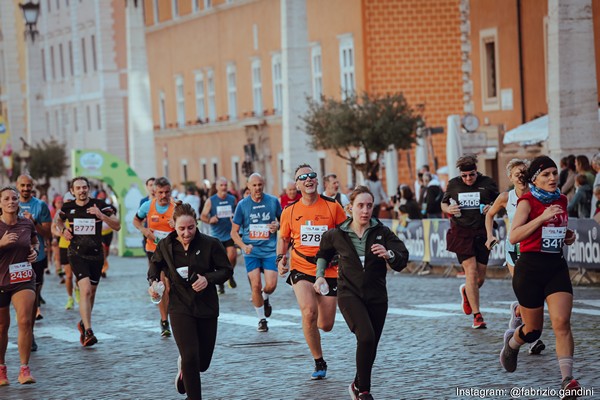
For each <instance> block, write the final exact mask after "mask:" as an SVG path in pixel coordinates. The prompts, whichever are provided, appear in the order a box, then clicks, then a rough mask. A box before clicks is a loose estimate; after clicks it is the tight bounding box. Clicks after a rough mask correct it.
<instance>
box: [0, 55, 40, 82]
mask: <svg viewBox="0 0 600 400" xmlns="http://www.w3.org/2000/svg"><path fill="white" fill-rule="evenodd" d="M2 65H4V60H2ZM2 76H4V74H2ZM42 76H43V77H44V82H46V81H47V80H48V76H47V75H46V52H45V51H44V49H42Z"/></svg>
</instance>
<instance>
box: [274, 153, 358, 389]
mask: <svg viewBox="0 0 600 400" xmlns="http://www.w3.org/2000/svg"><path fill="white" fill-rule="evenodd" d="M295 180H296V187H297V188H298V190H299V191H300V193H302V197H301V198H300V200H298V201H296V202H295V203H292V204H290V205H289V206H287V207H286V208H285V210H283V213H282V214H281V230H280V235H279V242H278V244H277V262H278V269H279V275H281V276H283V275H285V274H286V273H287V272H288V271H289V270H290V268H291V272H290V274H289V276H288V279H287V283H288V284H290V285H292V288H293V289H294V294H295V295H296V300H297V301H298V305H299V306H300V311H301V313H302V330H303V332H304V338H305V339H306V343H307V344H308V348H309V349H310V352H311V354H312V356H313V358H314V360H315V370H314V372H313V373H312V375H311V379H323V378H325V376H326V375H327V363H326V362H325V360H324V359H323V351H322V349H321V335H320V334H319V329H322V330H323V331H324V332H329V331H330V330H331V329H332V328H333V323H334V321H335V309H336V296H337V266H335V267H331V268H327V269H326V270H325V273H324V277H325V279H326V280H327V283H328V285H329V291H328V292H327V293H325V292H322V293H321V294H317V293H316V292H315V290H314V288H313V284H314V283H315V280H316V274H317V258H316V255H317V252H318V251H319V245H320V243H321V237H322V235H323V234H324V233H325V232H327V231H328V230H329V229H332V228H335V227H336V226H337V225H339V224H341V223H342V222H344V221H345V220H346V213H345V212H344V209H343V208H342V206H341V205H340V204H339V203H338V202H336V201H335V200H334V199H330V198H327V197H324V196H322V195H319V192H318V191H317V185H318V180H317V173H316V172H314V171H313V169H312V168H311V166H310V165H308V164H302V165H300V166H298V168H296V172H295ZM288 250H290V255H291V262H290V264H291V266H290V267H288V262H287V261H288V259H287V252H288Z"/></svg>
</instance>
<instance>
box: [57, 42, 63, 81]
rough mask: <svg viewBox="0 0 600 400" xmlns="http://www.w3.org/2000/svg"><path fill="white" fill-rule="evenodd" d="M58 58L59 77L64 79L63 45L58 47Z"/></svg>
mask: <svg viewBox="0 0 600 400" xmlns="http://www.w3.org/2000/svg"><path fill="white" fill-rule="evenodd" d="M58 58H60V77H61V78H63V79H65V61H64V58H63V45H62V43H60V44H59V45H58Z"/></svg>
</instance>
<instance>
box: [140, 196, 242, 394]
mask: <svg viewBox="0 0 600 400" xmlns="http://www.w3.org/2000/svg"><path fill="white" fill-rule="evenodd" d="M196 219H197V217H196V213H195V212H194V210H193V209H192V207H191V206H190V205H189V204H178V205H177V206H175V211H174V212H173V221H174V223H175V231H174V232H171V233H170V234H169V235H168V236H167V237H166V238H164V239H162V240H161V241H160V242H158V246H157V248H156V251H155V253H154V255H153V256H152V260H151V262H150V268H149V270H148V282H149V283H150V284H151V285H152V284H153V283H154V282H157V281H159V279H160V272H161V271H164V272H165V275H166V276H167V277H168V278H169V281H170V282H171V291H170V293H169V310H168V311H169V316H170V317H171V326H172V328H173V336H174V338H175V342H176V343H177V347H178V348H179V354H180V355H179V359H178V360H177V367H178V372H177V377H176V378H175V386H176V387H177V391H178V392H179V393H181V394H184V393H187V398H188V399H189V400H197V399H201V398H202V394H201V385H200V372H204V371H206V370H207V369H208V366H209V365H210V361H211V359H212V354H213V350H214V348H215V341H216V338H217V317H218V316H219V298H218V296H217V290H216V287H215V285H218V284H221V285H222V284H223V283H225V282H226V281H227V280H228V279H229V278H231V275H232V268H231V265H230V264H229V260H228V258H227V253H226V252H225V248H224V247H223V245H222V244H221V242H220V241H219V240H218V239H215V238H212V237H210V236H207V235H204V234H202V233H200V232H199V231H198V228H197V227H196ZM148 292H149V293H150V295H151V296H152V297H153V298H154V299H155V300H158V298H160V296H159V295H158V294H157V293H156V292H155V291H154V286H150V288H149V289H148Z"/></svg>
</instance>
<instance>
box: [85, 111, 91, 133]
mask: <svg viewBox="0 0 600 400" xmlns="http://www.w3.org/2000/svg"><path fill="white" fill-rule="evenodd" d="M85 117H86V121H87V130H88V132H90V131H91V130H92V110H91V109H90V106H85Z"/></svg>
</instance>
